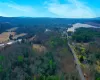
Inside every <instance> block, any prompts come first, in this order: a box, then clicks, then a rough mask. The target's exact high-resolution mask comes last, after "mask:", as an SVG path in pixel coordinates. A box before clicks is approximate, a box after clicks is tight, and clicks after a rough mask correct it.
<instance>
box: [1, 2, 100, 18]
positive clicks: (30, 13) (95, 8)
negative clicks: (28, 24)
mask: <svg viewBox="0 0 100 80" xmlns="http://www.w3.org/2000/svg"><path fill="white" fill-rule="evenodd" d="M0 16H5V17H59V18H94V17H100V0H0Z"/></svg>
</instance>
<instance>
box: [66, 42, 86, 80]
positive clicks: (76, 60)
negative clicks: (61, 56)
mask: <svg viewBox="0 0 100 80" xmlns="http://www.w3.org/2000/svg"><path fill="white" fill-rule="evenodd" d="M68 46H69V47H70V49H71V51H72V54H73V56H74V59H75V63H76V68H77V70H78V72H79V75H80V78H81V80H86V79H85V77H84V75H83V72H82V70H81V67H80V64H79V62H78V58H77V56H76V53H75V51H74V50H73V48H72V46H71V45H70V44H69V43H68Z"/></svg>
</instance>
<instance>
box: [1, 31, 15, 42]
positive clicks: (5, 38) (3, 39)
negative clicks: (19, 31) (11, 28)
mask: <svg viewBox="0 0 100 80" xmlns="http://www.w3.org/2000/svg"><path fill="white" fill-rule="evenodd" d="M10 34H11V35H13V36H14V35H15V32H3V33H2V34H0V43H3V42H6V41H8V40H9V36H10Z"/></svg>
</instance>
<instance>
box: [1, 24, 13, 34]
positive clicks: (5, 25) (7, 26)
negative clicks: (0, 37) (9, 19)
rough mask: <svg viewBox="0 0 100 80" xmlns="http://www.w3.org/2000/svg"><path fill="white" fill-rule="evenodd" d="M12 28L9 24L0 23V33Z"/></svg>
mask: <svg viewBox="0 0 100 80" xmlns="http://www.w3.org/2000/svg"><path fill="white" fill-rule="evenodd" d="M12 27H13V26H12V25H11V24H10V23H0V33H2V32H4V31H6V30H7V29H10V28H12Z"/></svg>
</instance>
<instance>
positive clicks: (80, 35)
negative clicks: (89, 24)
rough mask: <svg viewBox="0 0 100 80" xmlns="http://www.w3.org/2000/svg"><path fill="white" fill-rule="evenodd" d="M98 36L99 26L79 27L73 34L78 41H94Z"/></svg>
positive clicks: (99, 34)
mask: <svg viewBox="0 0 100 80" xmlns="http://www.w3.org/2000/svg"><path fill="white" fill-rule="evenodd" d="M96 37H100V29H99V28H98V29H96V28H79V29H77V30H76V32H75V33H74V34H73V36H72V39H73V40H74V41H76V42H89V41H93V40H94V39H95V38H96Z"/></svg>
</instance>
